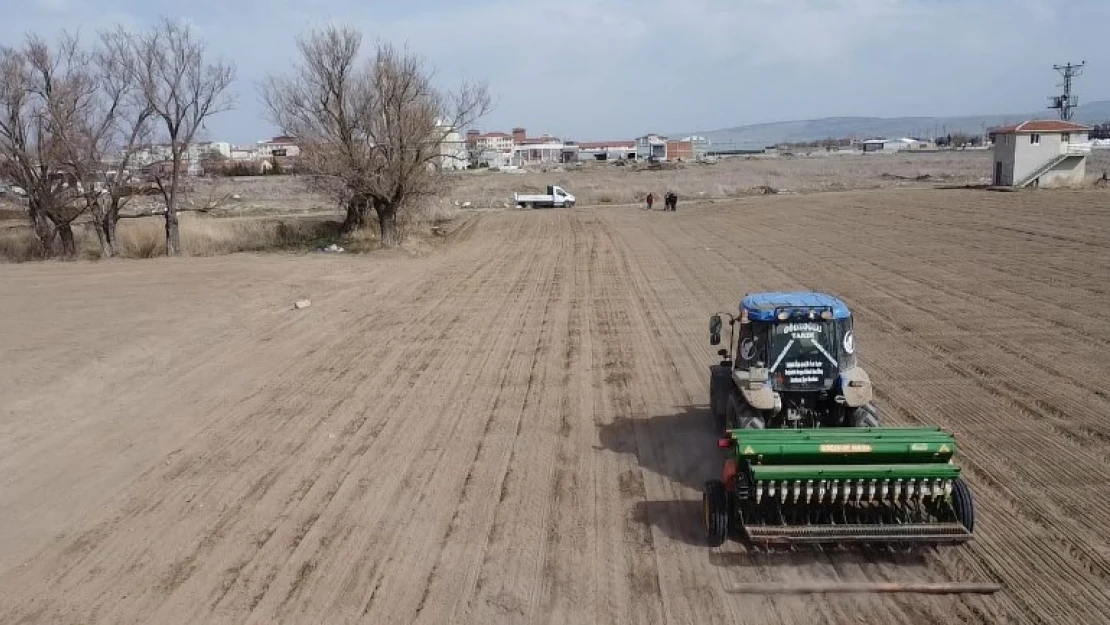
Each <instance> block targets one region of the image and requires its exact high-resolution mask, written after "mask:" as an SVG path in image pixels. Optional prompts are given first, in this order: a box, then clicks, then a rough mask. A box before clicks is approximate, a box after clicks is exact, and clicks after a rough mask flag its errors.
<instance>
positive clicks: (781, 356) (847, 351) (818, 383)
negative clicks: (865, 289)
mask: <svg viewBox="0 0 1110 625" xmlns="http://www.w3.org/2000/svg"><path fill="white" fill-rule="evenodd" d="M799 295H805V296H806V297H799ZM772 296H779V297H778V298H774V297H772ZM738 321H739V331H738V332H737V334H738V336H737V344H736V346H735V352H734V353H735V368H737V369H740V370H744V371H751V370H752V369H753V368H754V369H761V368H766V369H767V373H768V376H769V379H770V382H771V386H772V388H774V389H775V390H777V391H818V390H828V389H830V388H831V387H832V386H833V384H834V383H835V382H836V378H837V376H838V375H839V373H840V370H841V369H850V368H852V367H853V366H855V360H856V357H855V346H854V343H853V338H852V317H851V313H850V312H849V311H848V307H847V306H845V305H844V304H843V303H842V302H840V300H838V299H836V298H833V297H830V296H820V295H818V296H814V295H813V294H789V293H786V294H777V293H776V294H759V295H749V296H747V297H745V298H744V299H743V301H742V302H741V304H740V317H739V319H738ZM730 347H732V346H731V345H730Z"/></svg>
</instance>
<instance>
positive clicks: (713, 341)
mask: <svg viewBox="0 0 1110 625" xmlns="http://www.w3.org/2000/svg"><path fill="white" fill-rule="evenodd" d="M709 344H710V345H720V344H721V316H720V315H713V316H712V317H710V318H709Z"/></svg>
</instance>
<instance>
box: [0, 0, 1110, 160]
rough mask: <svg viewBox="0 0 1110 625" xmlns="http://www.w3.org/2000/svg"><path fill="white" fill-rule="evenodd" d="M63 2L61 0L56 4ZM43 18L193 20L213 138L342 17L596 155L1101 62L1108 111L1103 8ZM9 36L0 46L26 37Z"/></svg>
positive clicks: (581, 0)
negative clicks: (599, 148)
mask: <svg viewBox="0 0 1110 625" xmlns="http://www.w3.org/2000/svg"><path fill="white" fill-rule="evenodd" d="M40 1H42V2H47V3H57V2H61V1H63V0H40ZM70 4H71V7H70V12H68V13H64V14H58V13H50V12H48V11H45V10H43V9H41V8H40V9H38V10H37V11H36V12H34V14H33V15H32V16H30V17H29V18H28V19H26V20H24V21H23V24H20V25H19V26H20V28H19V32H22V31H23V30H28V29H34V30H44V29H47V30H48V29H54V28H58V27H62V26H65V27H71V28H72V27H74V26H77V25H82V24H83V26H82V29H83V30H88V29H90V28H93V27H94V26H93V25H99V24H104V23H105V22H106V20H107V19H112V20H116V21H120V20H122V21H126V22H129V23H144V22H149V21H151V20H153V19H154V18H155V17H156V16H155V15H154V14H153V11H157V10H174V9H175V8H177V7H185V6H187V7H188V8H187V9H181V10H182V11H184V14H182V15H175V17H188V18H190V19H191V20H192V21H193V23H194V24H195V25H196V27H197V29H198V31H199V32H200V33H202V34H203V35H204V37H205V38H206V40H207V41H209V42H210V45H211V49H212V51H213V52H214V53H219V54H222V55H224V56H227V57H230V58H233V59H234V60H235V61H236V63H237V65H238V74H239V77H240V79H239V81H238V84H237V85H236V91H237V92H238V93H239V94H240V98H239V106H238V108H237V110H236V111H234V112H232V113H227V114H224V115H221V116H220V117H219V118H217V119H214V120H213V121H212V124H211V126H212V134H213V135H216V134H219V135H221V136H224V135H226V136H228V137H229V138H231V139H232V140H236V141H242V140H249V139H254V138H261V137H262V136H265V135H267V134H269V133H270V132H272V129H271V128H270V127H269V125H268V124H267V123H266V122H265V120H264V119H263V116H262V111H261V106H260V104H259V103H258V98H257V95H256V92H255V84H256V82H257V81H258V80H260V79H262V78H263V77H264V76H265V75H266V74H267V73H269V72H275V71H282V70H285V69H287V68H288V67H289V64H290V63H291V62H292V61H294V60H295V52H296V51H295V47H294V46H293V39H294V37H295V36H296V35H297V34H298V33H299V32H302V31H304V30H305V29H307V28H310V27H313V26H319V25H323V24H325V23H327V22H328V21H331V20H334V21H336V22H341V23H344V24H349V25H352V26H356V27H359V28H361V29H362V30H363V32H364V33H365V34H366V36H367V38H368V39H369V38H373V37H382V38H385V39H388V40H391V41H393V42H395V43H398V44H402V43H407V44H408V46H409V48H410V49H412V50H414V51H417V52H419V53H421V54H422V55H423V56H424V57H425V58H426V59H427V60H428V61H429V62H430V63H431V64H432V65H433V66H434V67H435V68H436V76H437V78H438V79H440V80H441V81H442V82H443V84H444V85H446V86H450V85H453V84H457V83H458V82H459V81H461V80H462V79H463V78H480V79H487V80H489V82H490V84H491V88H492V89H493V91H494V92H495V93H496V94H497V108H496V110H495V111H494V112H493V114H491V115H490V117H489V118H488V119H487V120H484V121H483V123H482V126H483V127H485V128H494V127H498V128H507V127H510V126H515V125H524V126H527V127H528V128H529V129H530V130H532V131H535V132H537V133H539V132H552V133H553V134H558V135H563V136H568V137H573V138H578V139H580V140H588V139H591V138H597V139H604V138H621V137H629V136H635V135H637V134H642V133H643V132H648V131H657V132H677V131H683V130H694V129H710V128H718V127H724V126H732V125H738V124H742V123H754V122H759V121H771V120H780V119H791V118H809V117H820V116H826V115H885V116H894V115H946V114H960V113H979V112H1021V111H1028V110H1035V109H1037V108H1040V107H1042V106H1044V105H1045V103H1046V98H1047V96H1048V95H1050V94H1052V93H1053V92H1054V91H1055V89H1056V82H1058V76H1057V75H1056V74H1055V73H1054V72H1053V70H1052V65H1053V64H1054V63H1063V62H1066V61H1069V60H1071V61H1078V60H1082V59H1084V58H1086V60H1088V68H1087V71H1086V73H1085V74H1084V75H1083V76H1082V77H1080V78H1079V81H1078V83H1077V89H1078V92H1079V94H1080V97H1081V100H1083V101H1092V100H1095V99H1100V98H1106V97H1110V92H1105V91H1100V88H1101V85H1105V84H1107V82H1108V79H1110V55H1107V54H1106V53H1105V52H1104V51H1103V50H1104V48H1105V46H1103V45H1101V44H1100V43H1099V38H1098V37H1097V35H1094V34H1088V33H1094V31H1093V30H1091V29H1090V28H1089V27H1088V25H1089V24H1094V23H1107V22H1108V21H1110V3H1107V2H1105V0H1075V1H1073V2H1071V3H1069V4H1066V5H1062V4H1060V3H1059V2H1057V1H1056V0H560V2H558V3H551V2H545V1H542V0H468V1H467V2H447V1H446V0H407V1H406V2H402V3H365V2H355V1H354V0H333V1H332V2H328V3H323V2H319V3H313V2H309V1H307V0H305V1H300V2H294V1H292V0H266V1H263V0H240V1H239V2H235V3H229V2H226V1H224V0H219V1H216V0H195V1H194V2H192V3H189V4H188V5H180V4H173V5H171V4H169V3H164V4H163V3H150V2H149V0H146V1H145V2H139V1H138V0H104V1H103V2H99V3H97V7H96V9H95V10H94V9H93V8H92V6H91V5H92V4H93V3H70ZM10 22H11V21H10V20H9V21H8V23H5V24H3V25H0V38H2V40H4V41H9V40H10V38H11V35H12V33H13V32H16V31H15V26H14V25H13V24H12V23H10Z"/></svg>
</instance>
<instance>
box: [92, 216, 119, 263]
mask: <svg viewBox="0 0 1110 625" xmlns="http://www.w3.org/2000/svg"><path fill="white" fill-rule="evenodd" d="M118 223H119V208H118V206H117V205H116V203H115V202H112V204H111V205H110V206H109V207H108V208H107V209H106V210H99V209H98V210H96V211H95V212H94V213H93V227H94V228H95V229H96V238H97V240H98V241H99V242H100V257H101V258H111V257H113V256H115V255H117V254H118V253H119V250H118V249H117V246H116V224H118Z"/></svg>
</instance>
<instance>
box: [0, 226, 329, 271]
mask: <svg viewBox="0 0 1110 625" xmlns="http://www.w3.org/2000/svg"><path fill="white" fill-rule="evenodd" d="M76 235H77V249H78V254H79V256H81V257H82V258H87V259H95V258H99V257H100V244H99V243H98V242H97V239H96V234H95V233H94V232H93V231H92V230H91V229H90V228H88V227H87V226H86V227H81V228H79V229H78V230H77V232H76ZM165 237H166V235H165V226H164V222H163V220H162V219H161V218H160V217H147V218H141V219H125V220H123V221H122V222H120V225H119V242H120V245H119V247H120V253H121V255H122V256H123V257H126V258H152V257H155V256H162V255H164V254H165V253H166V241H165ZM339 238H340V237H339V222H338V221H335V220H332V219H327V218H315V219H310V218H304V219H283V220H281V219H264V218H263V219H259V218H246V219H211V218H203V217H195V216H191V215H183V216H182V219H181V245H182V248H183V249H184V250H185V253H186V254H187V255H189V256H218V255H221V254H233V253H235V252H255V251H264V250H280V249H298V248H300V249H303V248H307V247H310V246H311V247H316V246H319V245H326V244H328V243H330V242H332V241H338V240H339ZM39 257H40V255H39V250H38V245H37V243H36V241H35V238H34V235H33V234H32V233H31V230H30V229H29V228H26V227H9V228H5V229H3V230H2V231H0V259H4V260H8V261H12V262H24V261H29V260H36V259H38V258H39Z"/></svg>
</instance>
